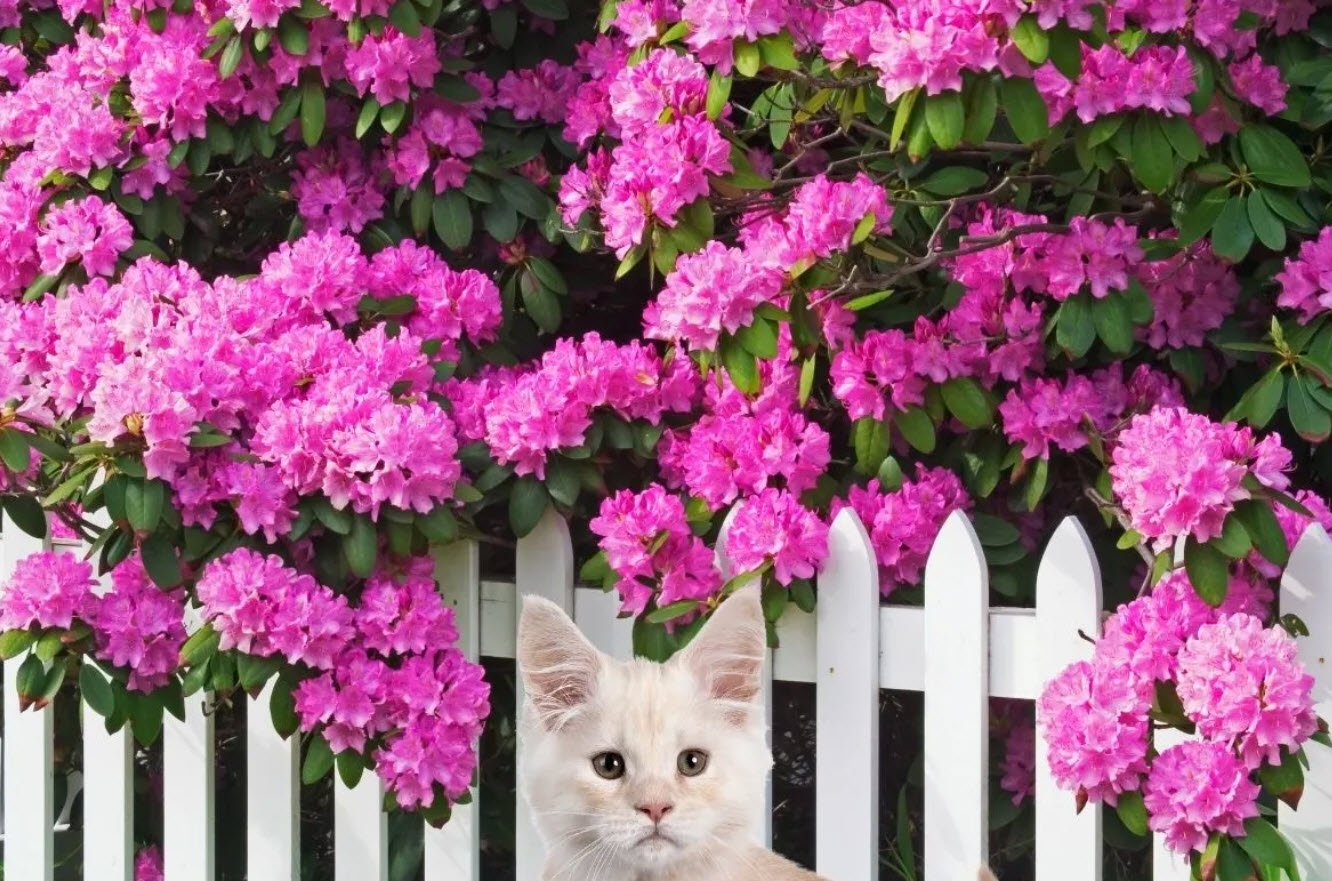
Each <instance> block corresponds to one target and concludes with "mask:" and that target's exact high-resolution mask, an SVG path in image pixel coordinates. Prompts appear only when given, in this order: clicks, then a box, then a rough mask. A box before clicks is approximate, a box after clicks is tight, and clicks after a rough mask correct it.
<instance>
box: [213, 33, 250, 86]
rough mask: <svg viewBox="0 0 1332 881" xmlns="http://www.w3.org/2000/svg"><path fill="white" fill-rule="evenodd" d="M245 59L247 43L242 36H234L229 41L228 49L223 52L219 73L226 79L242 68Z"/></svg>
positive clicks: (218, 65)
mask: <svg viewBox="0 0 1332 881" xmlns="http://www.w3.org/2000/svg"><path fill="white" fill-rule="evenodd" d="M244 57H245V41H244V39H242V38H241V35H240V34H232V35H231V39H229V40H227V45H226V48H225V49H223V50H222V57H221V58H219V59H218V62H217V73H218V76H220V77H222V79H226V78H227V77H229V76H231V75H232V74H233V73H235V72H236V68H237V67H240V63H241V59H242V58H244Z"/></svg>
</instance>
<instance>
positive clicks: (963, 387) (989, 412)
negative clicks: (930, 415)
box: [939, 376, 994, 431]
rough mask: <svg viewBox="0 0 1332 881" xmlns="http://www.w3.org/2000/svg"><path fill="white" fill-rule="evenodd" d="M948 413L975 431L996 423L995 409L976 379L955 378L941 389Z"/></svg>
mask: <svg viewBox="0 0 1332 881" xmlns="http://www.w3.org/2000/svg"><path fill="white" fill-rule="evenodd" d="M939 391H940V393H941V394H942V395H943V400H944V404H945V405H946V406H947V407H948V411H949V412H950V413H952V414H953V415H954V416H956V417H957V418H958V420H959V421H961V422H962V424H963V425H965V426H966V427H967V428H970V429H972V430H973V431H975V430H978V429H982V428H988V427H989V426H990V425H991V424H992V423H993V422H994V407H993V405H992V404H991V402H990V398H989V396H988V395H986V394H985V390H984V389H982V388H981V387H980V385H979V383H977V382H976V381H975V380H974V379H971V378H969V377H961V376H960V377H955V378H953V379H950V380H948V381H947V382H945V383H944V384H943V385H942V386H941V387H940V389H939Z"/></svg>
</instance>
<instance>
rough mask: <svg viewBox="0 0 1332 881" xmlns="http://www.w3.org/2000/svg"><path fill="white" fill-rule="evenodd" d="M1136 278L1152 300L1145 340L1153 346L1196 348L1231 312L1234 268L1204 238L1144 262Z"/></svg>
mask: <svg viewBox="0 0 1332 881" xmlns="http://www.w3.org/2000/svg"><path fill="white" fill-rule="evenodd" d="M1137 276H1138V280H1139V281H1141V282H1142V286H1143V288H1144V289H1145V290H1146V291H1147V294H1148V296H1150V297H1151V299H1152V307H1153V313H1152V323H1151V325H1149V326H1148V328H1147V331H1146V337H1147V344H1148V345H1150V346H1151V347H1152V348H1154V349H1164V348H1172V349H1182V348H1185V347H1187V346H1200V345H1202V344H1203V341H1204V340H1205V339H1206V336H1207V334H1208V332H1210V331H1213V330H1216V329H1217V328H1218V327H1220V326H1221V322H1222V321H1224V320H1225V318H1226V316H1228V315H1230V314H1231V312H1232V311H1234V308H1235V303H1236V301H1237V300H1238V299H1239V293H1240V284H1239V278H1238V277H1236V275H1235V271H1234V270H1233V269H1232V268H1231V267H1230V265H1229V264H1228V263H1226V262H1225V261H1223V260H1222V259H1221V258H1219V257H1217V256H1216V255H1215V254H1214V253H1213V252H1212V248H1211V245H1209V244H1208V243H1207V242H1205V241H1202V242H1195V243H1194V244H1192V245H1190V246H1189V247H1187V248H1185V249H1184V250H1183V251H1181V252H1180V253H1178V254H1176V255H1174V256H1173V257H1170V258H1169V259H1167V260H1156V261H1152V262H1148V263H1143V264H1141V265H1140V266H1139V267H1138V272H1137Z"/></svg>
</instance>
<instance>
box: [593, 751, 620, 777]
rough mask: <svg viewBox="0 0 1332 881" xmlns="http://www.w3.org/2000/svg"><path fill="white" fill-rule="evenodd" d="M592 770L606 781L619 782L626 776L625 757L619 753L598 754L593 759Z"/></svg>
mask: <svg viewBox="0 0 1332 881" xmlns="http://www.w3.org/2000/svg"><path fill="white" fill-rule="evenodd" d="M592 770H594V771H596V772H597V776H598V777H601V778H602V779H604V780H619V779H620V778H621V777H623V776H624V756H622V755H620V754H619V753H610V752H606V753H597V754H596V755H595V756H593V757H592Z"/></svg>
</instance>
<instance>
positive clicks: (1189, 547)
mask: <svg viewBox="0 0 1332 881" xmlns="http://www.w3.org/2000/svg"><path fill="white" fill-rule="evenodd" d="M1184 568H1185V570H1186V571H1187V572H1188V575H1189V581H1190V582H1192V583H1193V589H1194V591H1195V592H1197V594H1198V596H1199V597H1201V598H1202V601H1203V602H1205V603H1207V605H1209V606H1211V607H1213V608H1216V607H1217V606H1220V605H1221V604H1222V603H1223V602H1225V599H1226V591H1227V590H1228V588H1229V586H1230V561H1229V560H1228V559H1226V555H1225V554H1223V553H1221V551H1219V550H1217V548H1216V547H1215V546H1214V545H1212V544H1209V543H1206V542H1200V541H1198V540H1196V539H1193V538H1190V539H1189V540H1188V542H1187V543H1186V544H1185V545H1184Z"/></svg>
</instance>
